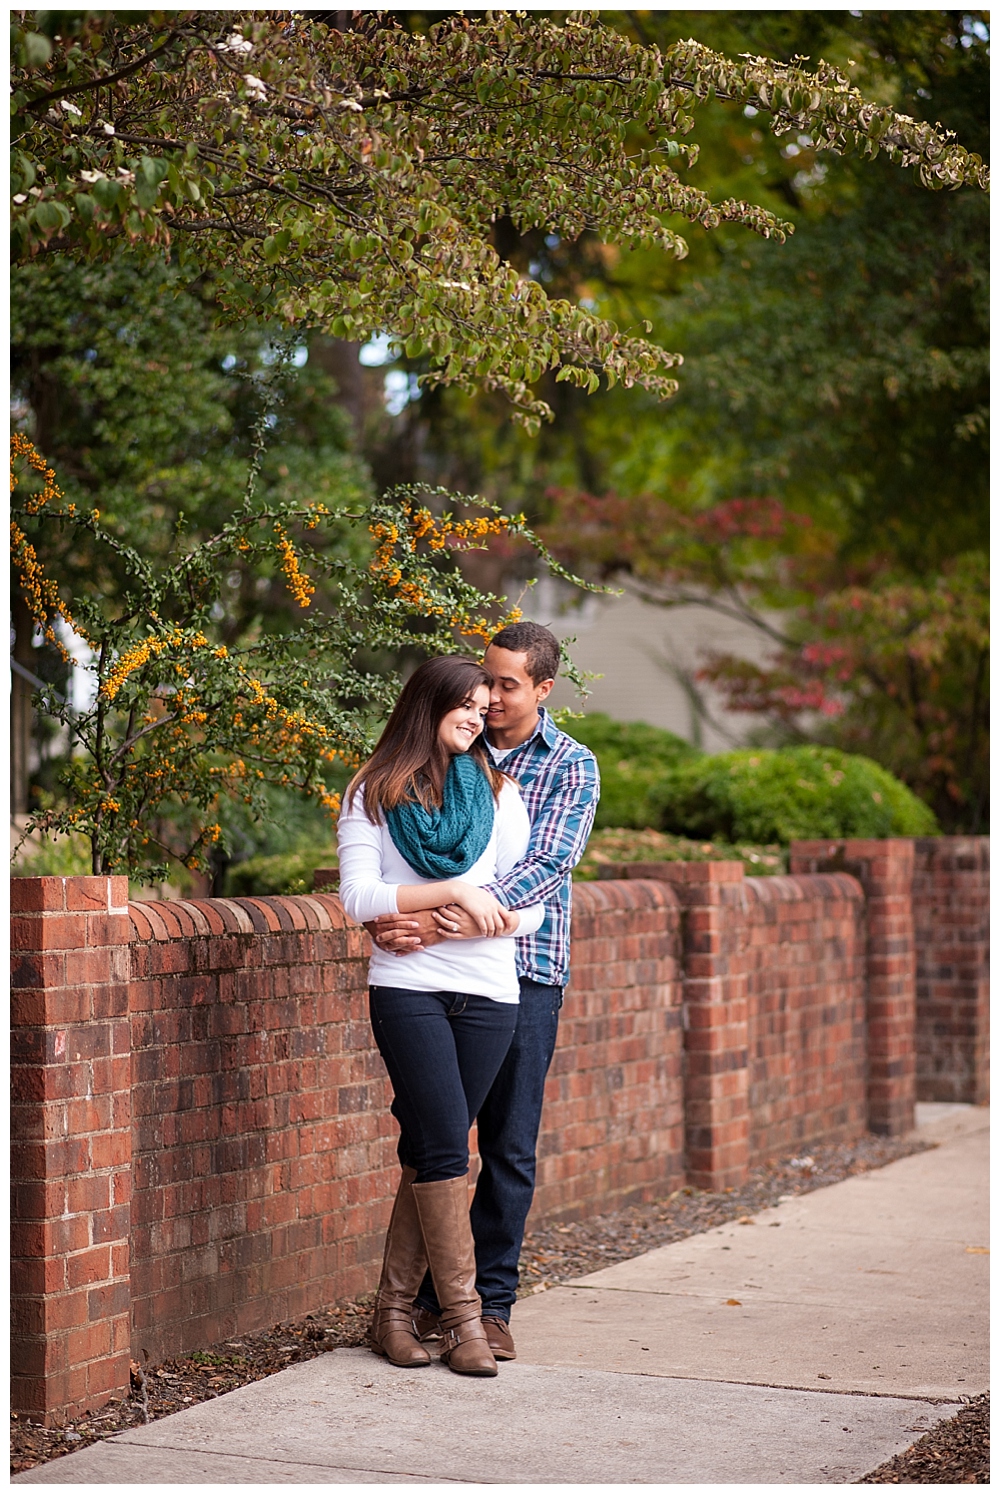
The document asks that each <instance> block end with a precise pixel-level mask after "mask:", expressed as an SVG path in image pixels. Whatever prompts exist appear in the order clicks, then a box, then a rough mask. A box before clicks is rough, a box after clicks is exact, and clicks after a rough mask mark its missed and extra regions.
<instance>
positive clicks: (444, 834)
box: [338, 622, 599, 1375]
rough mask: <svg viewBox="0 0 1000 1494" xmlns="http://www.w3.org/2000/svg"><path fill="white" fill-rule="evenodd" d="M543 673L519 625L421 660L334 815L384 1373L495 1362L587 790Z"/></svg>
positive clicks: (375, 1337)
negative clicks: (378, 1110)
mask: <svg viewBox="0 0 1000 1494" xmlns="http://www.w3.org/2000/svg"><path fill="white" fill-rule="evenodd" d="M558 665H559V645H558V643H557V641H556V639H555V638H554V637H553V635H552V634H551V633H550V632H549V631H548V629H546V628H543V627H540V626H539V625H538V624H537V623H528V622H525V623H514V624H512V625H511V626H509V627H506V628H504V629H503V630H502V631H501V632H499V633H498V634H497V635H496V637H495V638H494V639H493V641H492V642H491V644H490V645H489V647H488V648H487V650H486V654H485V658H484V662H483V664H479V663H478V661H476V660H475V659H470V658H464V657H448V658H437V659H430V660H428V661H427V662H426V663H424V664H422V665H421V666H420V667H419V668H418V669H417V670H416V671H415V672H414V673H413V675H411V677H410V679H409V680H408V681H407V683H406V685H405V686H404V687H403V690H402V692H401V694H400V697H399V700H398V701H397V703H396V706H395V709H394V710H393V712H392V715H391V716H390V718H389V721H388V724H387V725H386V728H385V730H384V732H383V733H382V736H381V738H380V739H379V742H378V745H377V746H376V748H375V751H374V753H373V754H372V756H371V758H370V759H369V761H368V762H367V763H366V764H365V765H364V767H363V768H362V769H361V770H360V772H359V773H358V774H357V775H356V776H355V778H354V780H353V782H352V783H351V786H350V788H349V789H348V792H347V795H346V798H345V805H344V810H343V812H342V814H341V817H340V824H339V829H338V837H339V842H340V876H341V880H340V897H341V900H342V902H343V905H344V908H345V911H346V912H347V914H348V916H349V917H351V918H354V919H356V920H357V921H358V922H360V923H365V924H367V926H368V928H369V931H370V932H371V933H372V936H373V938H374V941H375V947H374V949H373V953H372V959H371V963H370V966H369V982H370V1011H371V1023H372V1030H373V1032H374V1035H375V1041H376V1043H377V1044H378V1048H379V1052H380V1053H381V1055H382V1058H383V1059H384V1061H385V1066H386V1069H387V1070H388V1073H389V1078H390V1080H391V1082H392V1088H393V1096H394V1098H393V1103H392V1113H393V1115H394V1116H395V1118H396V1121H397V1123H398V1125H399V1130H400V1135H399V1146H398V1153H399V1161H400V1164H401V1167H402V1177H401V1179H400V1183H399V1188H398V1191H397V1194H396V1200H395V1203H394V1205H393V1210H392V1217H391V1219H390V1221H389V1230H388V1234H387V1236H386V1242H385V1256H384V1260H383V1264H382V1276H381V1280H380V1282H379V1288H378V1294H377V1297H376V1301H375V1313H374V1318H373V1322H372V1327H371V1331H370V1335H369V1342H370V1345H371V1347H372V1348H373V1349H374V1350H375V1351H376V1353H379V1354H383V1355H385V1356H386V1357H387V1358H388V1359H389V1360H391V1362H392V1363H393V1364H397V1365H401V1366H406V1367H415V1366H417V1365H422V1364H429V1363H430V1355H429V1354H428V1352H427V1349H426V1348H425V1347H424V1344H425V1343H430V1342H434V1343H436V1344H437V1346H438V1347H439V1349H440V1354H441V1358H442V1360H443V1361H444V1362H445V1363H446V1364H447V1365H448V1367H449V1369H452V1370H454V1371H455V1372H456V1373H458V1374H466V1375H495V1374H496V1373H497V1364H496V1361H497V1359H513V1358H514V1357H515V1351H514V1343H513V1339H512V1337H511V1333H510V1326H509V1325H510V1310H511V1306H512V1305H513V1303H514V1300H515V1298H516V1294H517V1280H518V1271H517V1263H518V1257H519V1255H520V1250H521V1240H522V1237H523V1234H524V1225H525V1220H526V1219H527V1215H528V1210H529V1208H530V1206H531V1199H532V1194H533V1192H534V1185H535V1145H536V1141H537V1136H538V1127H539V1122H540V1119H541V1111H542V1098H543V1092H544V1086H545V1075H546V1072H547V1070H548V1067H549V1064H550V1062H551V1060H552V1054H553V1051H554V1049H555V1042H556V1030H557V1026H558V1021H559V1008H560V1006H561V1005H562V997H563V990H564V988H565V985H566V981H567V978H568V974H569V969H568V965H569V919H570V873H571V871H572V869H573V867H574V866H575V865H576V863H577V862H578V861H579V859H580V857H581V856H582V854H583V851H584V849H585V847H586V844H587V837H588V836H589V834H590V830H591V826H592V824H593V820H594V813H595V811H596V808H597V800H598V794H599V781H598V774H597V763H596V761H595V759H594V757H593V754H592V753H590V752H589V751H588V750H587V749H586V748H585V747H582V746H581V745H580V744H579V743H578V742H574V741H573V739H572V738H571V737H568V736H567V735H566V734H565V733H564V732H562V731H560V730H559V729H558V728H557V727H556V725H555V723H554V722H553V721H552V718H551V717H550V716H549V714H548V712H547V711H546V710H545V708H544V706H543V705H542V702H543V701H544V700H545V699H546V698H547V696H548V695H549V692H550V691H551V689H552V686H553V683H554V681H555V676H556V672H557V669H558ZM477 1118H478V1136H479V1154H480V1163H481V1167H480V1173H479V1177H478V1180H477V1183H476V1191H475V1196H474V1199H473V1203H472V1210H471V1216H470V1211H469V1204H468V1171H469V1149H468V1147H469V1128H470V1126H471V1125H472V1123H473V1121H475V1120H477Z"/></svg>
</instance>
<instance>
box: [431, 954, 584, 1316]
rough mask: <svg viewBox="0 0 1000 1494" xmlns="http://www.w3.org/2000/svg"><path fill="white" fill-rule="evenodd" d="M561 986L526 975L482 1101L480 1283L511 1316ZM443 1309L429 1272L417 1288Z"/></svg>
mask: <svg viewBox="0 0 1000 1494" xmlns="http://www.w3.org/2000/svg"><path fill="white" fill-rule="evenodd" d="M562 999H563V992H562V987H561V986H543V985H540V984H539V983H538V982H537V981H533V980H526V979H523V978H522V980H521V1004H520V1006H519V1007H518V1008H517V1027H516V1029H515V1032H514V1040H513V1042H512V1043H511V1045H510V1048H509V1049H508V1050H507V1056H506V1058H505V1059H504V1061H503V1063H502V1064H501V1066H500V1072H499V1073H498V1074H497V1076H496V1078H495V1079H494V1081H493V1085H492V1088H491V1089H490V1092H489V1094H488V1095H487V1096H486V1099H485V1100H484V1101H483V1103H482V1104H481V1105H480V1107H479V1123H478V1130H479V1156H480V1159H481V1164H482V1165H481V1169H480V1173H479V1178H478V1181H477V1183H476V1194H475V1198H474V1199H473V1203H472V1233H473V1235H474V1237H475V1241H476V1290H477V1291H478V1293H479V1295H480V1297H481V1298H482V1302H483V1313H484V1315H486V1316H490V1317H495V1318H503V1320H504V1322H509V1320H510V1310H511V1307H512V1306H513V1304H514V1302H515V1300H516V1298H517V1262H518V1257H519V1256H520V1254H521V1241H522V1239H523V1237H524V1224H525V1220H526V1219H527V1217H528V1210H529V1209H530V1208H531V1200H532V1197H533V1195H534V1192H535V1148H536V1145H537V1142H538V1128H539V1124H540V1122H541V1116H542V1100H543V1098H544V1095H545V1076H546V1074H547V1073H548V1070H549V1065H550V1063H551V1062H552V1054H553V1053H554V1051H555V1046H556V1033H557V1031H558V1027H559V1008H560V1007H561V1006H562ZM417 1302H418V1303H419V1305H420V1306H421V1307H427V1308H430V1310H431V1311H432V1312H437V1310H438V1305H437V1301H436V1299H435V1296H434V1289H433V1286H432V1285H431V1280H430V1277H429V1276H427V1277H425V1278H424V1284H423V1286H422V1287H421V1289H420V1292H419V1294H418V1296H417Z"/></svg>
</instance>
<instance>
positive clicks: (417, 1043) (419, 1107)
mask: <svg viewBox="0 0 1000 1494" xmlns="http://www.w3.org/2000/svg"><path fill="white" fill-rule="evenodd" d="M369 1010H370V1012H371V1022H372V1032H373V1033H374V1035H375V1041H376V1043H377V1044H378V1049H379V1052H380V1053H381V1055H382V1057H383V1059H384V1060H385V1066H386V1068H387V1069H388V1071H389V1078H390V1079H391V1080H392V1089H393V1101H392V1113H393V1115H394V1116H395V1117H396V1120H397V1121H398V1122H399V1147H398V1153H399V1160H400V1162H401V1163H402V1165H403V1166H404V1167H413V1168H415V1169H416V1173H417V1182H418V1183H435V1182H440V1181H443V1180H444V1179H446V1178H459V1177H464V1175H465V1174H466V1173H467V1172H468V1170H469V1127H470V1126H471V1125H472V1122H473V1121H474V1120H475V1118H476V1111H477V1110H478V1109H479V1108H480V1106H481V1105H482V1103H483V1099H484V1097H485V1095H486V1093H487V1091H488V1090H489V1087H490V1085H491V1084H492V1083H493V1080H494V1077H495V1075H496V1073H497V1070H498V1069H499V1068H500V1065H501V1063H502V1061H503V1057H504V1054H505V1053H506V1052H507V1049H508V1045H509V1044H510V1041H511V1034H512V1033H513V1031H514V1024H515V1022H516V1020H517V1012H518V1008H517V1007H516V1006H515V1005H514V1003H513V1002H510V1003H507V1002H502V1001H491V1000H490V998H489V997H488V996H466V995H456V994H455V993H454V992H451V991H406V990H401V989H399V988H398V987H396V986H372V987H370V990H369Z"/></svg>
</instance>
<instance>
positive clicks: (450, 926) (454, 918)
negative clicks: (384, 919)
mask: <svg viewBox="0 0 1000 1494" xmlns="http://www.w3.org/2000/svg"><path fill="white" fill-rule="evenodd" d="M502 913H503V921H504V928H503V932H504V934H514V933H516V932H517V926H518V924H519V923H520V922H521V915H520V913H514V912H512V911H511V909H510V908H503V909H502ZM431 916H432V918H433V920H434V925H435V927H436V929H437V934H438V938H440V939H481V938H482V934H481V933H480V932H479V928H478V926H477V924H476V922H475V920H474V919H473V917H472V915H471V914H469V913H466V911H465V909H464V908H460V907H459V905H458V903H448V904H447V906H446V907H444V908H435V909H434V912H433V914H432V915H431ZM424 942H425V943H426V938H425V939H424ZM380 947H382V948H385V946H384V945H381V946H380Z"/></svg>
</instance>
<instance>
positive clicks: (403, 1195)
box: [368, 1167, 431, 1369]
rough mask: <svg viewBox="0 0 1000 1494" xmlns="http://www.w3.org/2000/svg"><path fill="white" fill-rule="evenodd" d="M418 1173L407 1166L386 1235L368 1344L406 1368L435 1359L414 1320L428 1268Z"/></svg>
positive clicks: (372, 1348)
mask: <svg viewBox="0 0 1000 1494" xmlns="http://www.w3.org/2000/svg"><path fill="white" fill-rule="evenodd" d="M416 1175H417V1174H416V1172H415V1171H414V1170H413V1168H412V1167H404V1168H403V1176H402V1178H401V1179H400V1183H399V1187H398V1189H397V1190H396V1201H395V1203H394V1204H393V1206H392V1217H391V1218H390V1220H389V1228H388V1231H387V1232H386V1237H385V1255H384V1256H383V1258H382V1277H381V1280H380V1281H379V1284H378V1294H377V1296H376V1298H375V1314H374V1316H373V1318H372V1325H371V1327H370V1328H369V1330H368V1347H369V1348H370V1349H371V1350H372V1351H373V1352H374V1353H376V1354H383V1355H384V1356H385V1358H386V1359H388V1360H389V1361H390V1362H391V1363H392V1364H398V1365H399V1366H400V1368H402V1369H415V1368H416V1367H417V1366H418V1365H421V1364H430V1362H431V1356H430V1355H429V1354H428V1352H427V1350H426V1349H425V1348H423V1346H422V1345H421V1344H420V1342H419V1341H418V1339H417V1336H416V1334H415V1333H414V1331H413V1320H412V1313H413V1299H414V1297H415V1296H416V1295H417V1293H418V1292H419V1290H420V1283H421V1282H422V1281H423V1279H424V1272H425V1271H426V1270H427V1255H426V1253H425V1251H424V1237H423V1234H422V1232H421V1229H420V1219H419V1216H418V1214H417V1206H416V1203H415V1201H414V1197H413V1179H414V1178H415V1177H416Z"/></svg>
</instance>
